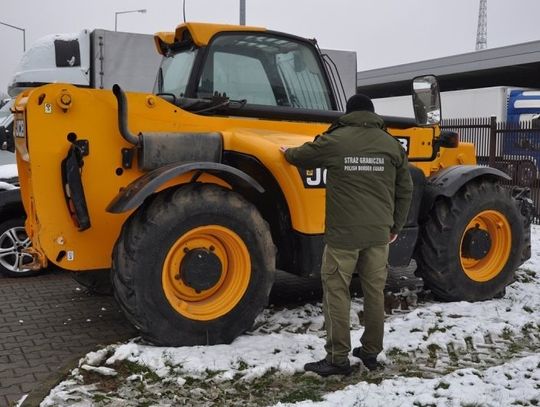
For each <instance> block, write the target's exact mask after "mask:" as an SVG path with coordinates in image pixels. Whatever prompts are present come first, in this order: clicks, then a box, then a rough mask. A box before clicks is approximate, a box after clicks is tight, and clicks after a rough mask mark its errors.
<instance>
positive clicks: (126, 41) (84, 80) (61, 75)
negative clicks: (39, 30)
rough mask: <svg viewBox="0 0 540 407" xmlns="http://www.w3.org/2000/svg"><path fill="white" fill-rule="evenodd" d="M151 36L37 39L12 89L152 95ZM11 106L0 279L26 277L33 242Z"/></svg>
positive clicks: (3, 132) (5, 131) (2, 172)
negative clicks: (57, 86) (67, 87)
mask: <svg viewBox="0 0 540 407" xmlns="http://www.w3.org/2000/svg"><path fill="white" fill-rule="evenodd" d="M154 47H155V45H154V38H153V36H152V35H146V34H134V33H124V32H114V31H107V30H102V29H96V30H82V31H81V32H79V33H74V34H53V35H48V36H46V37H43V38H41V39H39V40H38V41H37V42H35V43H34V44H33V45H32V46H31V47H30V48H29V49H28V50H27V51H26V52H25V54H24V55H23V57H22V59H21V61H20V63H19V65H18V66H17V68H16V72H15V74H14V76H13V78H12V80H11V82H10V84H9V85H8V94H9V95H10V96H11V97H12V98H15V96H17V95H18V94H19V93H20V92H22V91H23V90H24V89H27V88H29V87H36V86H40V85H44V84H46V83H53V82H64V83H71V84H74V85H77V86H82V87H91V88H98V89H110V88H112V86H113V85H114V84H115V83H118V84H121V85H122V86H123V87H125V88H126V89H128V90H130V91H139V92H152V89H153V87H154V82H155V78H156V72H157V70H158V69H159V65H160V62H161V58H160V57H159V54H158V53H157V52H155V51H154ZM10 107H11V101H10V102H8V103H7V104H6V105H4V106H3V107H2V109H1V112H0V147H1V149H2V150H7V151H2V152H0V153H1V154H2V155H1V157H0V162H1V164H7V165H3V166H2V168H0V273H3V274H4V275H8V276H23V275H29V274H33V273H34V272H33V271H31V270H29V269H27V268H25V264H27V263H28V262H30V260H31V258H30V256H28V255H27V254H26V253H25V251H24V249H25V248H27V247H29V246H30V244H31V242H30V241H29V239H28V237H27V235H26V231H25V230H24V220H25V218H26V215H25V213H24V209H23V207H22V204H21V198H20V193H19V189H18V188H17V186H18V184H17V182H18V181H17V173H16V170H15V172H13V168H14V167H15V165H10V163H13V162H15V156H14V154H11V153H8V151H11V152H13V151H14V143H13V115H12V114H11V112H10V111H9V109H10Z"/></svg>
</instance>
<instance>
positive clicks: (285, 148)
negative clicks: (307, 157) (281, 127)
mask: <svg viewBox="0 0 540 407" xmlns="http://www.w3.org/2000/svg"><path fill="white" fill-rule="evenodd" d="M288 149H289V147H286V146H279V151H281V152H282V153H285V151H287V150H288Z"/></svg>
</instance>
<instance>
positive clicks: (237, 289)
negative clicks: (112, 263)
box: [162, 225, 251, 321]
mask: <svg viewBox="0 0 540 407" xmlns="http://www.w3.org/2000/svg"><path fill="white" fill-rule="evenodd" d="M192 250H202V251H208V253H211V254H212V255H213V256H217V259H219V263H220V264H221V266H220V274H219V276H218V277H217V278H216V280H217V281H215V282H212V284H213V285H212V286H211V287H209V288H207V289H202V290H196V289H194V288H193V287H192V286H190V285H188V284H187V283H186V281H184V278H183V277H182V276H183V274H182V272H181V269H182V261H184V260H185V259H186V256H187V255H188V253H189V252H190V251H192ZM182 270H185V268H184V269H182ZM190 272H191V273H197V270H191V271H190ZM250 277H251V259H250V256H249V251H248V249H247V247H246V245H245V244H244V241H243V240H242V239H241V238H240V236H238V235H237V234H236V233H235V232H233V231H232V230H230V229H227V228H225V227H222V226H218V225H207V226H201V227H198V228H196V229H192V230H190V231H189V232H187V233H185V234H184V235H183V236H181V237H180V238H179V239H178V240H177V241H176V242H174V244H173V245H172V246H171V248H170V249H169V252H168V254H167V257H166V258H165V261H164V263H163V271H162V284H163V291H164V293H165V297H167V300H168V301H169V303H170V304H171V306H172V307H173V308H174V309H175V310H176V312H178V313H179V314H181V315H182V316H184V317H186V318H190V319H194V320H199V321H209V320H213V319H216V318H219V317H221V316H223V315H225V314H227V313H228V312H229V311H231V310H232V309H233V308H234V307H235V306H236V305H237V304H238V303H239V302H240V300H241V299H242V297H243V296H244V293H245V292H246V290H247V287H248V285H249V280H250Z"/></svg>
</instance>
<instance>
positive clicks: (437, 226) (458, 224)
mask: <svg viewBox="0 0 540 407" xmlns="http://www.w3.org/2000/svg"><path fill="white" fill-rule="evenodd" d="M518 208H519V206H518V203H517V202H516V200H515V199H514V198H512V196H511V192H510V190H509V189H507V188H504V187H502V186H501V185H499V184H498V183H495V182H490V181H488V180H482V181H480V180H474V181H472V182H470V183H468V184H466V185H465V186H464V187H462V188H461V189H460V190H459V191H458V192H457V193H456V194H455V195H454V196H452V197H450V198H447V197H441V198H439V199H438V200H437V202H436V203H435V206H434V208H433V209H432V211H431V214H430V216H429V218H428V220H427V221H426V222H425V223H424V224H423V225H422V230H421V235H420V241H419V244H418V246H417V250H416V260H417V262H418V271H419V273H420V275H421V276H422V278H423V279H424V282H425V284H426V286H427V287H428V288H430V289H431V290H432V292H433V294H434V295H435V296H436V297H438V298H439V299H442V300H446V301H462V300H463V301H480V300H486V299H491V298H494V297H495V296H496V295H497V294H498V293H501V292H503V291H504V288H505V287H506V286H507V285H508V284H510V283H511V282H512V281H513V280H514V275H515V270H516V269H517V267H518V266H519V264H520V263H521V258H522V255H523V252H524V250H527V248H526V233H525V232H526V231H525V225H526V220H525V219H524V218H523V217H522V216H521V214H520V211H519V209H518ZM493 216H494V217H495V218H494V219H491V218H490V217H493ZM477 219H479V220H478V223H476V221H477ZM483 219H487V220H486V222H487V223H488V224H489V222H491V220H496V221H498V223H497V222H494V223H493V225H503V226H502V227H499V228H495V227H491V228H489V227H486V228H485V230H484V229H483V228H482V227H480V230H483V231H482V232H480V238H479V240H482V239H484V237H482V233H484V232H485V233H484V236H485V235H486V234H487V235H488V236H489V241H490V243H489V244H488V246H487V247H486V248H485V250H486V252H485V255H484V254H480V255H476V256H477V258H472V257H473V255H471V254H467V250H471V249H468V248H467V247H472V246H467V247H466V243H465V242H467V241H469V242H471V240H470V239H469V240H468V237H467V236H466V235H467V234H469V236H471V235H470V233H476V231H477V230H478V228H475V227H472V225H471V222H472V223H473V224H474V223H476V226H479V225H480V224H484V222H483ZM473 220H474V221H473ZM493 225H492V226H493ZM467 228H469V229H467ZM477 236H478V235H477ZM484 241H485V239H484ZM510 242H511V244H510ZM478 243H479V242H478V241H477V242H476V243H475V244H476V247H477V248H478V246H479V244H478ZM509 245H510V248H509V249H507V247H508V246H509ZM476 250H478V249H476ZM488 260H489V261H490V263H485V262H487V261H488ZM464 265H465V266H464Z"/></svg>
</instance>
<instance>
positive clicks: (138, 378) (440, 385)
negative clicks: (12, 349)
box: [41, 226, 540, 407]
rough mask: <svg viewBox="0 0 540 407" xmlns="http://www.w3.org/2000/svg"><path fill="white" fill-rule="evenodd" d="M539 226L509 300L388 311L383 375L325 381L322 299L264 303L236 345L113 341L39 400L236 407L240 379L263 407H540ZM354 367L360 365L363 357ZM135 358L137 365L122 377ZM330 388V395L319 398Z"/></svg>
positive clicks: (354, 312) (356, 306) (355, 317)
mask: <svg viewBox="0 0 540 407" xmlns="http://www.w3.org/2000/svg"><path fill="white" fill-rule="evenodd" d="M532 230H533V236H532V238H533V239H532V240H533V241H532V246H533V254H532V258H531V259H530V260H529V261H528V262H526V263H525V264H524V265H523V266H522V267H521V269H520V270H519V271H518V279H517V281H516V282H515V283H514V284H512V285H511V286H509V287H508V288H507V290H506V295H505V296H504V298H501V299H495V300H490V301H484V302H478V303H467V302H454V303H438V302H433V301H427V302H422V301H420V302H419V304H418V306H417V307H414V308H413V309H411V310H407V311H399V312H398V313H397V314H394V315H390V316H388V317H387V321H386V325H385V331H386V332H385V349H384V352H383V353H381V355H379V360H380V361H381V362H383V363H385V365H386V367H385V369H384V371H383V372H382V373H367V372H365V371H363V370H359V371H360V373H355V374H353V375H352V377H348V378H342V379H335V378H333V379H325V380H326V382H325V381H324V380H322V379H319V378H318V377H315V376H314V375H312V374H311V373H307V374H303V373H302V372H303V365H304V364H305V363H306V362H309V361H312V360H319V359H321V358H323V357H324V350H323V345H324V331H323V328H322V324H323V317H322V310H321V305H320V304H304V305H299V306H297V307H296V308H294V309H273V308H269V309H266V310H265V311H264V312H263V314H262V315H261V316H260V317H259V318H258V319H257V321H256V324H255V327H254V329H253V331H252V332H250V333H248V334H246V335H243V336H241V337H239V338H237V339H236V340H235V341H234V342H233V343H232V344H230V345H216V346H193V347H180V348H164V347H152V346H146V345H143V344H141V343H140V340H138V339H134V340H131V341H130V342H128V343H124V344H120V345H110V346H108V347H106V348H104V349H102V350H99V351H98V352H92V353H90V354H88V355H86V357H84V358H83V359H81V361H80V364H79V366H80V368H77V369H74V370H73V372H72V373H71V374H70V376H69V377H68V379H67V380H66V381H64V382H62V383H61V384H60V385H59V386H57V387H56V388H55V389H53V390H52V392H51V393H50V394H49V396H48V397H47V398H46V399H45V400H44V401H43V403H42V404H41V405H42V406H44V407H45V406H64V405H70V406H71V405H77V406H94V405H96V406H101V405H107V406H108V405H111V406H112V405H126V406H131V405H133V406H135V405H138V404H137V403H138V402H140V400H142V399H144V400H147V401H148V403H149V404H145V405H152V406H168V405H176V403H179V401H181V400H184V401H186V400H189V401H190V402H189V404H192V405H222V404H223V403H224V405H233V404H234V403H233V402H232V401H230V400H233V399H231V397H232V396H231V394H233V395H235V397H238V394H236V393H237V391H238V388H239V387H238V386H239V385H241V386H244V387H242V388H246V389H247V390H246V391H249V392H251V391H252V390H253V391H255V390H254V389H258V388H259V387H261V386H267V388H266V389H265V391H266V392H267V396H268V397H267V398H266V399H264V402H263V403H262V404H265V403H266V405H271V404H275V405H278V406H284V405H292V404H290V402H298V403H297V404H296V405H300V406H311V405H320V406H337V405H339V406H385V407H390V406H413V405H415V406H431V405H433V406H473V405H474V406H503V405H504V406H506V405H511V404H519V405H535V406H536V405H540V373H539V372H540V352H539V350H540V251H539V250H538V248H539V247H540V226H533V229H532ZM361 310H362V300H361V299H355V300H354V301H353V304H352V309H351V323H352V331H351V335H352V341H353V344H357V343H359V339H360V336H361V334H362V326H361V322H360V321H361ZM351 362H352V363H353V364H355V365H359V361H358V360H357V359H356V358H353V357H351ZM126 364H127V365H128V366H130V371H129V372H123V373H122V370H125V365H126ZM134 366H136V368H135V369H134V368H133V367H134ZM116 371H118V372H120V373H122V374H123V375H124V376H123V377H126V378H125V380H123V381H122V383H117V387H115V389H114V390H112V391H111V389H110V388H111V386H110V385H109V387H107V386H104V385H103V383H101V384H99V376H100V377H103V378H104V379H103V380H113V379H111V378H112V377H115V376H116ZM88 372H93V374H94V376H91V377H89V376H88ZM122 374H120V376H122ZM85 375H86V376H85ZM269 376H282V377H283V378H282V379H281V380H282V382H281V383H282V390H281V391H282V392H283V394H284V393H286V392H287V391H293V392H294V391H295V389H292V388H291V386H292V387H294V386H297V387H299V388H300V387H301V388H302V389H304V390H305V391H306V392H307V389H308V388H310V389H312V390H313V389H315V390H313V391H314V392H315V393H314V394H300V395H298V394H297V396H296V397H283V394H281V395H280V394H278V393H279V392H280V389H279V385H278V389H277V390H276V391H274V393H272V391H273V390H272V386H271V385H270V384H269V383H270V381H269ZM149 378H150V379H151V380H150V379H149ZM332 380H333V381H332ZM336 380H337V381H336ZM94 382H97V383H98V384H96V383H94ZM135 383H136V386H135ZM272 383H274V382H272ZM329 383H330V385H329ZM323 388H324V389H327V388H328V389H329V390H328V391H324V392H323V393H320V391H321V389H323ZM182 389H185V390H186V391H185V392H184V393H185V394H183V395H182V394H181V393H182ZM250 389H251V390H250ZM229 390H230V392H229ZM296 390H298V389H296ZM317 391H319V393H320V394H318V393H317ZM179 394H180V395H179ZM295 394H296V393H295ZM225 396H226V397H225ZM130 397H131V398H130ZM141 397H142V398H141ZM182 397H184V398H183V399H182ZM223 397H225V398H223ZM227 397H228V398H227ZM252 397H255V396H252ZM212 400H214V401H212ZM216 400H218V401H216ZM224 400H227V401H226V402H224ZM246 400H247V401H246ZM246 400H244V401H243V402H242V403H240V404H234V405H261V401H260V400H259V401H257V400H255V402H254V404H249V403H250V402H253V399H252V398H248V399H246ZM250 400H251V401H250ZM303 400H304V401H303ZM313 400H315V401H313ZM214 402H215V404H213V403H214ZM288 402H289V404H287V403H288ZM81 403H82V404H81ZM101 403H103V404H101ZM115 403H118V404H115Z"/></svg>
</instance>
